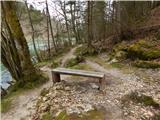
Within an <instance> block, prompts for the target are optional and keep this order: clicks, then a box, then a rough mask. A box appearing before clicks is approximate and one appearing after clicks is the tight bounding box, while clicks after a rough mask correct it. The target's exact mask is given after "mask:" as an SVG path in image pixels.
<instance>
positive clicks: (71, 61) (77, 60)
mask: <svg viewBox="0 0 160 120" xmlns="http://www.w3.org/2000/svg"><path fill="white" fill-rule="evenodd" d="M83 60H84V58H83V57H82V56H76V57H74V58H71V59H68V60H67V61H66V63H65V67H72V66H74V65H77V64H78V63H80V62H82V61H83Z"/></svg>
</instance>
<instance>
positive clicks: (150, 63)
mask: <svg viewBox="0 0 160 120" xmlns="http://www.w3.org/2000/svg"><path fill="white" fill-rule="evenodd" d="M134 65H135V66H136V67H140V68H160V63H158V62H153V61H142V60H137V61H135V62H134Z"/></svg>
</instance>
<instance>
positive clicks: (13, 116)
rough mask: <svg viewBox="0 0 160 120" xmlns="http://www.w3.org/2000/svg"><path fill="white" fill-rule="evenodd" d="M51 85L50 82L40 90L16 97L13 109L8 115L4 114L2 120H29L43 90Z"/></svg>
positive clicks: (36, 89)
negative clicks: (23, 119)
mask: <svg viewBox="0 0 160 120" xmlns="http://www.w3.org/2000/svg"><path fill="white" fill-rule="evenodd" d="M51 85H52V83H51V80H50V81H48V82H47V83H45V84H44V85H42V86H40V87H38V88H35V89H32V90H28V91H25V92H23V94H20V95H17V96H15V97H14V98H13V101H12V106H11V109H10V110H9V111H8V112H7V113H2V120H21V119H22V118H25V119H27V120H29V119H30V114H32V112H33V111H34V109H33V106H35V104H36V102H37V97H38V96H39V94H40V92H41V90H42V89H43V88H47V87H50V86H51Z"/></svg>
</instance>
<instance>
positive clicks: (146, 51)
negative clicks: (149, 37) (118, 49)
mask: <svg viewBox="0 0 160 120" xmlns="http://www.w3.org/2000/svg"><path fill="white" fill-rule="evenodd" d="M127 56H128V58H131V59H137V58H138V59H141V60H152V59H157V58H159V57H160V48H158V47H155V43H151V42H147V41H144V40H140V41H138V42H136V43H134V44H132V45H130V46H129V47H128V48H127Z"/></svg>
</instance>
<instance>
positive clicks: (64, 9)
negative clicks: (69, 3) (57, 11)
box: [60, 1, 72, 45]
mask: <svg viewBox="0 0 160 120" xmlns="http://www.w3.org/2000/svg"><path fill="white" fill-rule="evenodd" d="M60 4H61V10H62V12H63V14H64V19H65V25H66V29H67V35H68V40H69V44H70V45H72V41H71V37H70V32H69V25H68V20H67V15H66V5H65V1H64V6H63V5H62V2H61V1H60Z"/></svg>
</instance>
